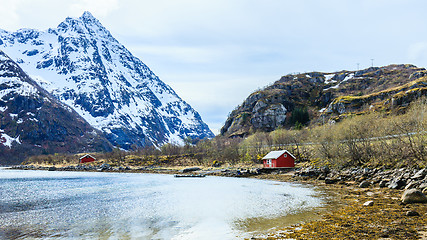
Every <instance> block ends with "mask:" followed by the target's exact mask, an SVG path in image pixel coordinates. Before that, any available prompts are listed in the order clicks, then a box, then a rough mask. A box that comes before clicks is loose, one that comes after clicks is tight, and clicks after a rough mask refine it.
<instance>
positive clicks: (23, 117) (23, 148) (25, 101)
mask: <svg viewBox="0 0 427 240" xmlns="http://www.w3.org/2000/svg"><path fill="white" fill-rule="evenodd" d="M92 151H111V144H110V143H109V142H108V141H107V139H105V138H104V137H103V134H102V133H101V132H100V131H98V130H96V129H94V128H93V127H91V126H90V124H89V123H87V122H86V121H85V120H84V119H83V118H81V117H80V116H79V115H78V114H77V113H76V112H75V111H74V110H72V109H71V108H70V107H68V106H66V105H64V104H62V103H61V102H59V101H58V100H56V99H55V98H54V97H53V96H51V95H50V94H49V93H48V92H46V91H45V90H44V89H42V88H41V87H40V86H38V85H37V83H36V82H34V81H33V80H32V79H31V78H30V77H29V76H28V75H27V74H26V73H25V72H24V71H23V70H22V69H21V68H20V67H19V66H18V65H17V64H16V63H15V62H14V61H12V60H11V59H10V58H9V57H8V56H7V55H6V54H5V53H4V52H3V51H1V50H0V164H17V163H20V162H22V161H23V160H25V158H26V157H28V156H31V155H38V154H46V153H51V154H53V153H78V152H92Z"/></svg>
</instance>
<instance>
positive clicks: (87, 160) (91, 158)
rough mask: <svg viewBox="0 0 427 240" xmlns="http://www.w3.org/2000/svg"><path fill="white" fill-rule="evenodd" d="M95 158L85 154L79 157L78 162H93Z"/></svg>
mask: <svg viewBox="0 0 427 240" xmlns="http://www.w3.org/2000/svg"><path fill="white" fill-rule="evenodd" d="M94 161H96V158H94V157H92V156H91V155H90V154H86V155H84V156H83V157H81V158H80V163H87V162H94Z"/></svg>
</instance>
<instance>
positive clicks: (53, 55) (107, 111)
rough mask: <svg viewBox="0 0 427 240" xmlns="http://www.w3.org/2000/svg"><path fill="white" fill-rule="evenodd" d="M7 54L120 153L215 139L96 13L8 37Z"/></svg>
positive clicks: (0, 39) (0, 44) (0, 34)
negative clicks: (104, 137)
mask: <svg viewBox="0 0 427 240" xmlns="http://www.w3.org/2000/svg"><path fill="white" fill-rule="evenodd" d="M0 49H2V50H3V51H5V52H6V53H7V54H8V55H10V56H11V58H12V59H14V60H15V61H16V62H17V63H18V64H19V65H20V66H21V67H22V68H23V69H24V71H25V72H27V73H28V74H29V75H30V76H31V77H32V78H33V79H34V80H35V81H37V83H38V84H39V85H40V86H41V87H43V88H44V89H46V90H47V91H48V92H50V93H51V94H52V95H53V96H55V97H56V98H57V99H59V100H60V101H61V102H62V103H64V104H67V105H68V106H70V107H71V108H73V109H74V110H75V111H76V112H77V113H78V114H80V115H81V116H82V117H83V118H84V119H85V120H86V121H87V122H89V123H90V124H91V125H92V126H93V127H95V128H96V129H98V130H100V131H102V132H103V133H104V134H105V136H106V138H107V139H108V140H109V141H110V142H111V143H112V144H113V145H115V146H117V147H121V148H124V149H131V148H134V147H142V146H146V145H156V146H160V145H162V144H165V143H168V142H174V143H182V142H183V139H185V138H187V137H190V138H193V139H194V138H206V137H208V138H209V137H213V136H214V135H213V133H212V132H211V131H210V130H209V128H208V126H207V125H206V124H205V123H204V122H203V121H202V119H201V117H200V115H199V114H198V113H197V112H196V111H195V110H194V109H193V108H191V106H190V105H188V104H187V103H186V102H185V101H183V100H182V99H181V98H180V97H179V96H178V95H177V94H176V93H175V92H174V91H173V89H172V88H170V87H169V86H168V85H166V84H165V83H164V82H162V81H161V80H160V79H159V78H158V77H157V76H156V75H155V74H154V73H153V72H152V71H151V70H150V69H149V68H148V67H147V66H146V65H145V64H144V63H143V62H142V61H141V60H139V59H138V58H136V57H135V56H133V55H132V54H131V53H130V52H129V50H127V49H126V48H125V47H124V46H123V45H122V44H120V43H119V42H118V41H117V40H116V39H115V38H114V37H113V36H112V35H111V33H110V32H109V31H108V30H107V29H106V28H105V27H103V26H102V24H101V23H100V22H99V21H98V20H97V19H96V18H94V17H93V16H92V14H90V13H89V12H85V13H84V14H83V15H82V16H81V17H79V18H67V19H65V21H63V22H62V23H60V24H59V25H58V27H57V28H51V29H48V30H47V31H38V30H34V29H20V30H18V31H16V32H7V31H3V30H0Z"/></svg>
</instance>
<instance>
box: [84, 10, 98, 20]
mask: <svg viewBox="0 0 427 240" xmlns="http://www.w3.org/2000/svg"><path fill="white" fill-rule="evenodd" d="M80 19H82V20H83V21H97V22H98V19H96V18H95V17H94V16H93V15H92V13H90V12H89V11H85V12H84V13H83V14H82V16H81V17H80Z"/></svg>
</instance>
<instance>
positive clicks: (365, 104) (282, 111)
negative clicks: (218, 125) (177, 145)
mask: <svg viewBox="0 0 427 240" xmlns="http://www.w3.org/2000/svg"><path fill="white" fill-rule="evenodd" d="M426 95H427V71H426V70H425V69H424V68H418V67H416V66H413V65H409V64H407V65H389V66H385V67H371V68H367V69H363V70H359V71H340V72H333V73H322V72H310V73H302V74H289V75H286V76H283V77H282V78H281V79H280V80H278V81H276V82H275V83H273V84H272V85H270V86H267V87H265V88H264V89H262V90H259V91H256V92H254V93H252V94H251V95H250V96H249V97H248V98H246V100H244V101H243V103H242V104H241V105H240V106H238V107H236V109H235V110H234V111H232V112H231V113H230V115H229V117H228V119H227V120H226V122H225V125H224V126H223V127H222V129H221V134H222V135H225V136H229V137H234V136H247V135H249V134H251V133H254V132H256V131H267V132H268V131H273V130H275V129H276V128H279V127H285V128H286V127H287V128H289V127H292V126H293V125H292V124H293V123H292V121H290V120H291V117H292V114H293V113H294V111H295V109H298V110H299V111H301V109H303V110H304V109H305V110H306V112H308V113H309V117H310V119H311V122H317V123H319V124H323V123H325V122H328V121H339V119H340V118H342V117H344V116H346V115H348V114H351V113H357V114H360V113H363V112H365V111H375V110H377V111H378V110H386V111H387V110H390V109H399V108H404V107H406V106H408V104H409V103H410V102H411V101H413V100H414V99H417V98H419V97H421V96H426Z"/></svg>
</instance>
